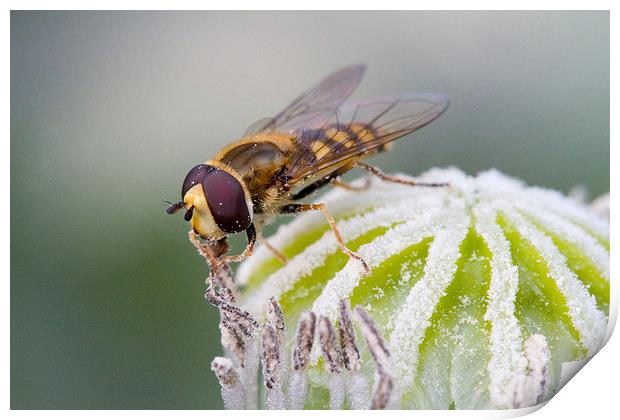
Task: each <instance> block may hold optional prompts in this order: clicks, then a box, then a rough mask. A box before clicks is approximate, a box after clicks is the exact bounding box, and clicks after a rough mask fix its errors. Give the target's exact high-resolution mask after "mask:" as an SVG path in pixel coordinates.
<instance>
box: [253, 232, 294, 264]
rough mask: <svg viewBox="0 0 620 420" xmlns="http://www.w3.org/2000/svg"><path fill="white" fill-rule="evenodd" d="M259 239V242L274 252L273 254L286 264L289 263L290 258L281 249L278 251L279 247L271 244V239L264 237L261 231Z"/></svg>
mask: <svg viewBox="0 0 620 420" xmlns="http://www.w3.org/2000/svg"><path fill="white" fill-rule="evenodd" d="M257 239H258V242H260V243H261V244H263V245H265V247H266V248H267V249H268V250H269V251H271V253H272V254H273V255H274V256H275V257H276V258H277V259H279V260H280V261H281V262H282V264H284V265H286V263H288V258H286V256H285V255H284V254H283V253H281V252H280V251H278V249H277V248H276V247H274V246H273V245H271V244H270V243H269V241H267V239H265V237H264V236H263V235H262V234H261V233H259V234H258V235H257Z"/></svg>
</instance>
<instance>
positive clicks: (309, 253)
mask: <svg viewBox="0 0 620 420" xmlns="http://www.w3.org/2000/svg"><path fill="white" fill-rule="evenodd" d="M440 204H441V199H440V198H438V197H433V196H428V197H424V198H419V199H417V200H411V199H408V200H405V201H402V202H399V203H398V204H396V205H394V206H391V207H389V208H384V207H382V208H379V209H377V210H374V211H372V212H369V213H365V214H363V215H359V216H355V217H352V218H351V219H348V220H345V221H342V222H339V223H338V228H339V229H340V233H341V234H342V236H343V238H344V239H345V241H350V240H353V239H355V238H358V237H360V236H362V235H364V234H365V233H366V232H368V231H369V230H371V229H374V228H377V227H380V226H384V227H389V226H391V225H392V224H394V223H397V222H402V221H405V220H408V219H410V218H414V217H416V216H418V215H420V214H422V213H424V212H427V211H429V210H430V209H432V208H439V207H440ZM338 250H339V247H338V243H337V242H336V238H335V236H334V233H333V232H332V231H331V230H328V231H327V232H325V233H324V234H323V236H322V237H321V239H319V240H318V241H316V242H314V243H313V244H312V245H310V246H308V247H307V248H306V249H305V250H304V251H303V252H302V253H301V254H299V255H297V256H295V258H293V259H292V260H290V261H289V262H288V263H287V264H286V266H284V267H282V268H281V269H280V270H278V271H276V272H275V273H273V274H272V275H271V276H269V278H267V280H265V281H264V282H263V284H262V285H261V286H260V287H259V288H258V289H257V290H256V291H254V292H253V293H252V294H250V295H249V296H248V297H247V298H246V301H245V303H244V304H243V306H244V307H245V308H247V310H249V311H250V312H252V313H254V314H255V315H256V316H258V317H260V316H261V315H262V314H263V313H264V309H265V307H266V304H267V303H268V301H269V298H270V297H271V296H274V297H276V298H279V297H280V296H281V295H282V294H283V293H284V292H286V291H287V290H289V289H290V288H291V287H293V286H294V285H295V283H296V282H297V280H299V279H300V278H302V277H303V276H306V275H309V274H310V273H312V271H313V270H314V269H315V268H317V267H320V266H321V264H323V262H324V261H325V259H326V258H327V257H328V256H329V255H330V254H333V253H335V252H337V251H338ZM358 270H359V268H358ZM331 319H333V318H331Z"/></svg>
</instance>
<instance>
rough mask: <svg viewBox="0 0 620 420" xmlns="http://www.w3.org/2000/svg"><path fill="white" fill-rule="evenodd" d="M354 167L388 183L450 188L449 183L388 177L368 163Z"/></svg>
mask: <svg viewBox="0 0 620 420" xmlns="http://www.w3.org/2000/svg"><path fill="white" fill-rule="evenodd" d="M353 166H354V167H356V168H360V169H363V170H365V171H367V172H369V173H371V174H373V175H374V176H376V177H377V178H379V179H381V180H382V181H386V182H393V183H396V184H403V185H409V186H411V187H448V186H450V184H448V183H447V182H418V181H412V180H410V179H405V178H401V177H398V176H393V175H388V174H386V173H385V172H383V171H382V170H381V169H379V168H377V167H376V166H373V165H369V164H367V163H362V162H355V163H354V164H353Z"/></svg>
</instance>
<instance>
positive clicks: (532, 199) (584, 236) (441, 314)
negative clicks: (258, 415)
mask: <svg viewBox="0 0 620 420" xmlns="http://www.w3.org/2000/svg"><path fill="white" fill-rule="evenodd" d="M417 180H419V181H423V182H448V183H449V184H450V187H448V188H416V187H410V186H404V185H398V184H394V183H385V182H379V181H377V180H375V179H373V180H372V182H371V187H370V189H369V190H368V191H365V192H359V191H358V192H356V191H350V190H344V189H339V188H333V189H332V190H331V191H330V192H328V193H327V194H326V195H324V196H323V197H322V199H321V202H324V203H325V204H326V206H327V208H328V209H329V210H330V212H331V213H332V214H333V215H334V216H335V218H336V222H337V225H338V227H339V229H340V232H341V233H342V236H343V238H344V240H345V241H346V242H347V246H348V247H350V248H351V249H352V250H353V251H355V252H356V253H357V254H358V255H360V256H361V257H362V258H363V259H364V260H365V261H366V263H367V264H368V265H369V267H370V268H371V269H372V273H371V275H370V276H369V277H364V276H363V275H362V273H361V272H360V270H359V264H358V263H357V262H355V261H349V260H348V258H347V257H346V256H345V255H344V254H342V253H341V251H340V250H339V247H338V244H337V242H336V240H335V238H334V235H333V233H332V232H331V231H330V230H329V229H328V228H327V226H326V224H325V221H324V219H323V216H322V215H321V214H320V212H316V213H312V212H311V213H306V214H303V215H299V216H297V217H296V218H295V219H293V221H292V222H291V223H290V224H288V225H285V226H281V227H280V228H279V230H278V231H277V233H276V234H275V235H274V236H273V237H271V238H269V243H270V245H271V247H273V248H275V249H276V250H277V251H278V252H280V253H281V254H283V255H284V256H285V257H286V260H288V262H287V263H286V264H283V263H282V260H283V258H281V255H280V257H279V258H278V256H275V255H274V253H273V252H272V251H270V250H269V248H267V247H266V246H260V247H258V248H257V250H256V252H255V254H254V255H253V256H252V257H251V258H249V259H248V260H247V261H245V262H244V263H243V264H241V266H240V267H239V270H238V272H237V275H236V277H235V278H234V279H233V277H232V276H231V274H230V271H229V269H228V268H227V267H223V268H222V269H221V271H220V272H219V273H216V274H215V275H212V277H211V278H210V280H209V284H210V287H209V290H208V291H207V294H206V297H207V299H208V300H209V302H211V303H212V304H214V305H215V306H217V307H218V308H219V310H220V314H221V323H220V330H221V332H222V344H223V345H224V347H225V349H226V355H227V358H216V360H215V361H214V362H213V370H214V372H215V373H216V375H217V377H218V379H219V381H220V383H221V385H222V395H223V398H224V402H225V405H226V407H227V408H254V407H256V405H257V404H258V403H260V404H261V405H262V406H265V407H267V408H273V409H278V408H289V409H301V408H332V409H338V408H352V409H368V408H378V409H383V408H425V409H448V408H456V409H472V408H519V407H527V406H532V405H535V404H538V403H541V402H544V401H546V400H547V399H549V398H551V397H552V396H553V394H554V393H555V392H556V391H557V389H558V387H559V384H560V383H561V378H560V375H561V372H562V364H563V363H565V362H570V361H574V360H580V359H584V358H587V357H588V356H591V355H593V354H595V353H596V352H597V351H598V350H599V349H600V348H601V346H602V345H603V344H604V343H605V340H606V329H607V323H608V314H609V279H610V274H609V271H610V270H609V222H608V220H606V219H605V218H604V217H600V216H599V215H598V214H597V212H599V213H601V209H603V211H602V213H604V207H605V200H604V199H599V200H598V201H597V202H596V203H594V204H593V205H592V206H589V205H587V204H586V203H580V202H578V201H577V200H575V199H573V198H569V197H566V196H563V195H562V194H560V193H558V192H556V191H551V190H546V189H542V188H537V187H528V186H526V185H525V184H523V183H522V182H521V181H518V180H515V179H513V178H509V177H507V176H505V175H503V174H501V173H499V172H497V171H495V170H491V171H487V172H484V173H481V174H479V175H477V176H475V177H470V176H467V175H465V174H464V173H463V172H461V171H459V170H457V169H433V170H431V171H429V172H427V173H425V174H423V176H422V177H420V178H418V179H417ZM365 183H366V180H358V181H357V186H363V185H364V184H365ZM317 202H318V201H317ZM601 203H602V204H601ZM607 208H608V206H607ZM351 308H355V309H354V310H351ZM259 354H260V362H261V363H262V373H263V381H264V383H263V387H264V390H265V392H264V395H265V398H264V400H263V401H258V392H257V391H258V390H257V389H256V384H257V379H258V372H259V368H258V363H259Z"/></svg>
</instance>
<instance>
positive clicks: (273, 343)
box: [261, 325, 280, 389]
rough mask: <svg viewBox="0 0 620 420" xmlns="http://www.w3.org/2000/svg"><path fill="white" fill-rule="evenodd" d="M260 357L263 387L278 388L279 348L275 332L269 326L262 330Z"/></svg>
mask: <svg viewBox="0 0 620 420" xmlns="http://www.w3.org/2000/svg"><path fill="white" fill-rule="evenodd" d="M261 357H262V361H263V376H264V377H265V386H266V387H267V388H269V389H273V388H275V387H279V386H280V377H279V376H280V375H279V367H280V366H279V365H280V346H279V345H278V337H277V333H276V330H275V329H274V328H273V327H272V326H271V325H265V327H264V328H263V335H262V351H261Z"/></svg>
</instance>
